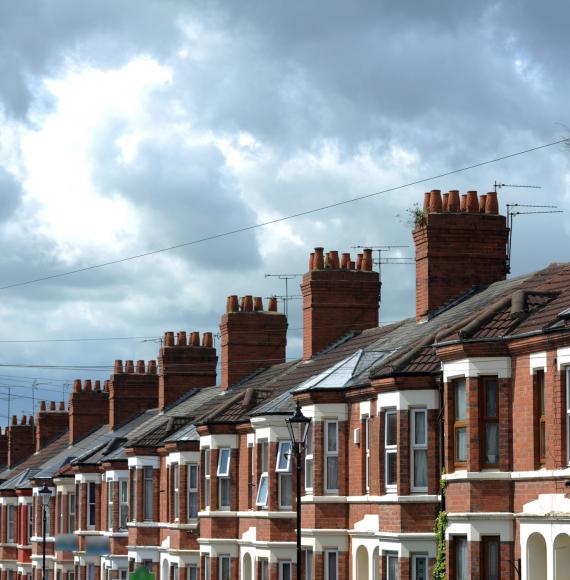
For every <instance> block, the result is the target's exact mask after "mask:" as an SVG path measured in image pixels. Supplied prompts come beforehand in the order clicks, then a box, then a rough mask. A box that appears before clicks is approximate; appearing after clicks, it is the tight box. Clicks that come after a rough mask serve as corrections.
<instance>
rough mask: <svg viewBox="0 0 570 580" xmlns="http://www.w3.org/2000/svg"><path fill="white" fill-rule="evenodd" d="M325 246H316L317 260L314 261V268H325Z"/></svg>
mask: <svg viewBox="0 0 570 580" xmlns="http://www.w3.org/2000/svg"><path fill="white" fill-rule="evenodd" d="M323 252H324V248H315V260H314V262H313V265H314V268H313V270H324V269H325V257H324V255H323Z"/></svg>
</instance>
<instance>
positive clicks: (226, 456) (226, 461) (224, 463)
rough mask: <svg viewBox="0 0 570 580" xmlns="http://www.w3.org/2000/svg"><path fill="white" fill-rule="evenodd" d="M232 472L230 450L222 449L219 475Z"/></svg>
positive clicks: (219, 459) (219, 457)
mask: <svg viewBox="0 0 570 580" xmlns="http://www.w3.org/2000/svg"><path fill="white" fill-rule="evenodd" d="M229 474H230V450H229V449H220V455H219V456H218V475H221V476H226V475H229Z"/></svg>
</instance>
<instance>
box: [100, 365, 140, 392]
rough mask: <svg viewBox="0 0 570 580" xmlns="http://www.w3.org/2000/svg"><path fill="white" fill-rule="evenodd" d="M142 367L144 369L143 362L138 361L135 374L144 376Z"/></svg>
mask: <svg viewBox="0 0 570 580" xmlns="http://www.w3.org/2000/svg"><path fill="white" fill-rule="evenodd" d="M144 367H145V364H144V360H138V361H137V367H136V372H137V373H138V374H139V375H144V374H145V372H144V371H145V368H144ZM95 390H97V389H95Z"/></svg>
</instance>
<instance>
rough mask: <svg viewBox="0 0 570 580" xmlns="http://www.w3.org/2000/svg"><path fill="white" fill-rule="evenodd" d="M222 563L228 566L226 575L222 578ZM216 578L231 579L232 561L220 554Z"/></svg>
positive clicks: (225, 555) (221, 579) (227, 556)
mask: <svg viewBox="0 0 570 580" xmlns="http://www.w3.org/2000/svg"><path fill="white" fill-rule="evenodd" d="M224 562H227V564H228V575H227V576H224ZM218 567H219V570H218V577H219V579H220V580H230V579H231V577H232V560H231V558H230V556H229V555H228V554H221V555H220V556H219V558H218Z"/></svg>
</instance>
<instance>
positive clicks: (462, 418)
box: [453, 379, 468, 467]
mask: <svg viewBox="0 0 570 580" xmlns="http://www.w3.org/2000/svg"><path fill="white" fill-rule="evenodd" d="M453 389H454V402H455V405H454V407H455V417H454V419H455V420H454V423H453V433H454V436H453V437H454V439H453V440H454V463H455V466H456V467H463V466H465V464H466V463H467V449H468V445H467V384H466V382H465V379H459V380H457V381H455V382H454V383H453Z"/></svg>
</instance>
